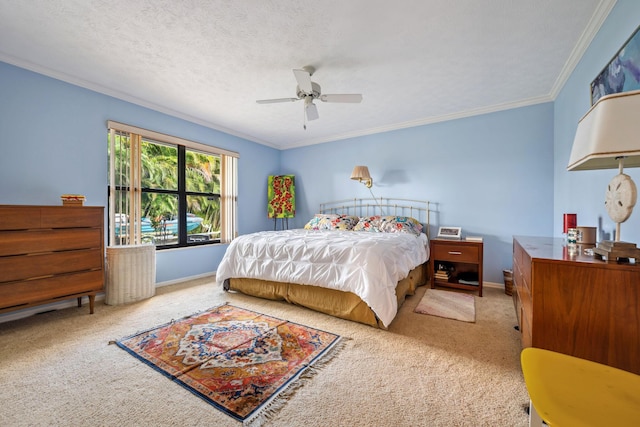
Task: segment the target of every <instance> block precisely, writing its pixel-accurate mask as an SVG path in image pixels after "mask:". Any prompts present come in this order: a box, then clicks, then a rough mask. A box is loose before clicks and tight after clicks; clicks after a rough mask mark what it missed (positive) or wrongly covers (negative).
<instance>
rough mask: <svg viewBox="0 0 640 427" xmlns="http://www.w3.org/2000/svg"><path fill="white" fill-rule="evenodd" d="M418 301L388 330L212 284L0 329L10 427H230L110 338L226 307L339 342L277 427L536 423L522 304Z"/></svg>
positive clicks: (489, 291)
mask: <svg viewBox="0 0 640 427" xmlns="http://www.w3.org/2000/svg"><path fill="white" fill-rule="evenodd" d="M424 291H425V288H420V289H419V290H418V293H417V294H416V295H415V296H412V297H409V298H408V299H407V301H406V302H405V304H404V305H403V306H402V307H401V309H400V313H399V314H398V317H397V318H396V319H395V320H394V321H393V323H392V324H391V326H390V328H389V330H388V331H383V330H379V329H374V328H371V327H369V326H365V325H360V324H356V323H353V322H349V321H346V320H341V319H337V318H333V317H330V316H327V315H324V314H320V313H315V312H313V311H310V310H307V309H304V308H300V307H296V306H292V305H289V304H286V303H280V302H273V301H267V300H261V299H256V298H253V297H249V296H244V295H241V294H233V293H225V292H223V291H222V290H221V289H220V288H218V287H217V286H216V285H215V282H214V279H213V278H206V279H199V280H195V281H192V282H188V283H184V284H179V285H172V286H166V287H162V288H159V289H158V293H157V295H156V296H155V297H153V298H151V299H148V300H144V301H141V302H138V303H134V304H129V305H123V306H106V305H104V304H103V303H102V302H97V303H96V310H95V311H96V313H95V314H94V315H89V314H87V309H86V307H83V308H79V309H78V308H69V309H65V310H59V311H56V312H49V313H44V314H41V315H36V316H32V317H30V318H26V319H20V320H15V321H11V322H6V323H0V343H1V345H0V383H1V384H2V387H0V401H2V408H0V425H2V426H5V425H6V426H83V425H98V426H122V425H130V426H209V425H216V426H229V427H238V426H239V425H240V424H239V423H238V422H237V421H234V420H231V419H230V418H229V417H227V416H226V415H224V414H221V413H219V412H218V411H217V410H215V409H214V408H212V407H211V406H210V405H209V404H207V403H206V402H204V401H203V400H202V399H199V398H197V397H195V396H194V395H192V394H191V393H190V392H189V391H188V390H186V389H184V388H183V387H181V386H179V385H177V384H174V383H172V382H171V381H167V380H166V378H162V377H161V376H160V375H158V373H157V372H155V371H154V370H153V369H149V367H148V366H145V365H144V364H142V363H140V362H139V361H138V360H136V359H135V358H133V357H131V356H130V355H128V354H126V352H124V351H122V350H121V349H120V348H118V347H117V346H114V345H108V343H109V341H111V340H114V339H118V338H121V337H123V336H127V335H129V334H131V333H132V331H139V330H140V331H141V330H146V329H149V328H151V327H154V326H156V325H159V324H161V323H165V322H168V321H169V320H171V319H178V318H181V317H184V316H187V315H189V314H192V313H194V312H197V311H201V310H205V309H207V308H209V307H212V306H214V305H216V304H220V303H223V302H229V303H230V304H234V305H237V306H239V307H244V308H247V309H250V310H255V311H259V312H261V313H265V314H269V315H272V316H275V317H279V318H282V319H287V320H291V321H293V322H297V323H301V324H305V325H309V326H311V327H315V328H318V329H323V330H328V331H331V332H334V333H336V334H339V335H341V336H342V337H343V339H344V340H345V347H344V349H343V350H342V351H341V352H340V354H339V355H338V356H337V357H335V358H334V360H332V362H331V363H329V364H327V365H326V366H325V367H323V368H322V370H321V371H320V372H319V373H318V374H317V375H316V376H315V377H314V378H313V380H312V381H310V382H309V383H307V384H305V386H304V387H302V388H300V389H298V390H297V392H296V393H295V394H294V395H293V396H292V397H291V399H290V401H289V402H288V403H287V404H286V405H285V406H284V407H283V408H282V409H281V410H280V411H279V412H278V413H277V414H276V415H275V417H274V418H273V419H272V420H271V421H270V422H269V423H268V426H274V427H282V426H299V425H304V426H305V427H314V426H318V427H319V426H323V427H324V426H367V427H369V426H389V425H394V426H474V427H475V426H492V427H494V426H510V427H517V426H526V425H527V415H526V413H525V412H524V410H523V406H524V405H525V404H526V403H527V402H528V395H527V391H526V388H525V385H524V381H523V379H522V373H521V370H520V364H519V353H520V344H519V337H518V333H517V332H516V331H515V330H514V329H513V326H514V325H515V322H516V319H515V312H514V308H513V303H512V299H511V297H509V296H507V295H505V294H504V291H503V290H502V289H497V288H490V287H485V296H484V297H483V298H476V323H465V322H456V321H451V320H450V319H444V318H440V317H435V316H425V315H422V314H418V313H414V312H413V310H414V309H415V307H416V305H417V304H418V302H419V301H420V299H421V298H422V296H423V294H424Z"/></svg>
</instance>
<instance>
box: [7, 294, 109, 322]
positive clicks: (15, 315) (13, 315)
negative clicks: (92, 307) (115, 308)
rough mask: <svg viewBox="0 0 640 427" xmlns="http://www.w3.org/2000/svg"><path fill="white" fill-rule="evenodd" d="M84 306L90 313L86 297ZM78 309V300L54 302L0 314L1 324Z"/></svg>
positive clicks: (98, 297)
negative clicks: (42, 314)
mask: <svg viewBox="0 0 640 427" xmlns="http://www.w3.org/2000/svg"><path fill="white" fill-rule="evenodd" d="M104 297H105V295H104V292H101V293H98V294H96V301H102V300H104ZM82 301H83V305H82V307H83V308H85V307H86V309H87V313H88V311H89V300H85V297H82ZM71 307H78V300H77V298H71V299H68V300H64V301H58V302H53V303H51V304H42V305H38V306H35V307H29V308H25V309H22V310H16V311H11V312H9V313H5V314H0V323H4V322H10V321H12V320H18V319H24V318H25V317H29V316H33V315H36V314H40V313H46V312H48V311H54V310H62V309H65V308H71Z"/></svg>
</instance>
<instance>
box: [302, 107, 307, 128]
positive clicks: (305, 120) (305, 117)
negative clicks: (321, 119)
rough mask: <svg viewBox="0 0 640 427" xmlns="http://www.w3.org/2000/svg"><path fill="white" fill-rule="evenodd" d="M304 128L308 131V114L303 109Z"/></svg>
mask: <svg viewBox="0 0 640 427" xmlns="http://www.w3.org/2000/svg"><path fill="white" fill-rule="evenodd" d="M302 128H303V129H304V130H307V112H306V111H305V110H304V107H303V108H302Z"/></svg>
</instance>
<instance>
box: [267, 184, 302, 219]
mask: <svg viewBox="0 0 640 427" xmlns="http://www.w3.org/2000/svg"><path fill="white" fill-rule="evenodd" d="M267 200H268V205H267V215H268V218H294V217H295V216H296V186H295V176H294V175H271V176H269V181H268V185H267Z"/></svg>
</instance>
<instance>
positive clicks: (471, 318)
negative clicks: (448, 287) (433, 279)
mask: <svg viewBox="0 0 640 427" xmlns="http://www.w3.org/2000/svg"><path fill="white" fill-rule="evenodd" d="M414 311H415V312H416V313H420V314H430V315H432V316H438V317H445V318H447V319H454V320H461V321H463V322H471V323H475V321H476V299H475V297H474V296H473V295H469V294H462V293H459V292H452V291H441V290H438V289H427V291H426V292H425V293H424V296H423V297H422V299H421V300H420V302H419V303H418V306H417V307H416V308H415V310H414Z"/></svg>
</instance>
